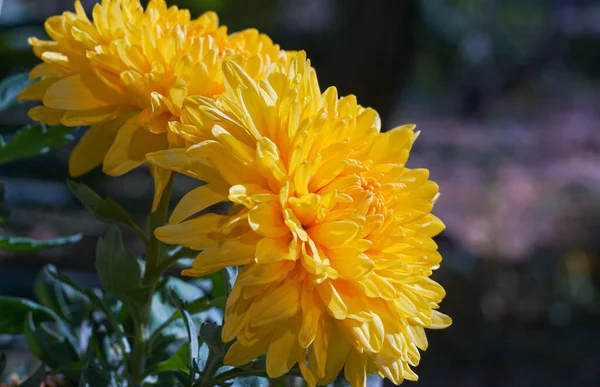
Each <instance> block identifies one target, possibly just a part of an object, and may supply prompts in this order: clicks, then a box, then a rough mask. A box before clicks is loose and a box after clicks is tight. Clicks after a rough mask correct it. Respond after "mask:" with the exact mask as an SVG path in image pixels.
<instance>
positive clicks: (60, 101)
mask: <svg viewBox="0 0 600 387" xmlns="http://www.w3.org/2000/svg"><path fill="white" fill-rule="evenodd" d="M67 90H68V92H66V91H67ZM42 101H43V102H44V105H45V106H48V107H50V108H53V109H62V110H88V109H96V108H100V107H104V106H114V105H117V104H118V103H119V96H118V95H116V94H115V93H114V92H112V91H111V90H108V89H107V88H106V86H104V84H103V83H102V82H101V81H100V80H99V79H98V78H97V77H96V76H95V75H94V74H92V73H84V74H77V75H71V76H69V77H66V78H63V79H61V80H60V81H57V82H55V83H54V84H52V86H50V88H48V90H47V91H46V93H45V94H44V98H43V100H42Z"/></svg>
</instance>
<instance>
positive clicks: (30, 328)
mask: <svg viewBox="0 0 600 387" xmlns="http://www.w3.org/2000/svg"><path fill="white" fill-rule="evenodd" d="M23 334H24V335H25V339H26V341H27V344H28V345H29V349H30V351H31V353H33V354H34V355H35V356H36V357H37V358H38V359H41V360H42V361H43V362H45V363H46V364H48V365H49V366H51V367H54V368H56V367H59V366H61V365H63V364H70V363H73V362H75V361H77V360H78V359H79V355H78V353H77V349H76V348H75V343H74V339H73V338H69V337H67V336H66V335H65V334H64V331H63V332H62V333H59V332H56V331H53V330H51V329H50V328H48V326H46V324H45V322H44V321H41V322H40V321H36V319H35V318H34V316H33V313H32V312H29V313H28V314H27V318H26V320H25V324H24V328H23Z"/></svg>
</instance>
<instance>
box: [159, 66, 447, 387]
mask: <svg viewBox="0 0 600 387" xmlns="http://www.w3.org/2000/svg"><path fill="white" fill-rule="evenodd" d="M223 71H224V75H225V79H226V82H225V85H226V91H225V93H224V94H223V95H222V97H221V98H219V99H218V100H217V101H215V100H212V99H209V98H202V97H192V98H188V99H187V100H186V101H185V102H184V110H185V114H184V115H183V117H184V120H183V123H181V124H174V126H175V127H176V130H177V131H178V132H180V134H181V135H182V136H184V137H186V138H187V139H188V140H190V141H191V142H197V144H195V145H193V146H191V147H190V148H189V149H187V150H184V149H177V150H167V151H161V152H156V153H153V154H150V155H148V159H149V160H150V162H151V163H153V164H155V165H157V166H160V167H163V168H170V169H171V170H174V171H177V172H180V173H184V174H187V175H189V176H193V177H196V178H198V179H201V180H203V181H205V182H206V183H207V184H206V185H202V186H200V187H198V188H196V189H194V190H193V191H191V192H189V193H188V194H187V195H186V196H184V197H183V199H182V200H181V202H180V203H179V204H178V205H177V207H176V208H175V210H174V212H173V214H172V217H171V219H170V224H169V225H167V226H164V227H162V228H159V229H157V230H156V232H155V234H156V236H157V237H158V238H159V239H160V240H162V241H163V242H165V243H170V244H180V245H184V246H188V247H190V248H192V249H197V250H203V251H202V252H201V253H200V254H199V255H198V257H197V258H196V259H195V261H194V264H193V267H192V268H190V269H188V270H185V271H184V274H187V275H193V276H202V275H206V274H209V273H211V272H214V271H217V270H220V269H222V268H223V267H225V266H238V265H240V266H244V267H243V269H242V271H241V273H240V275H239V276H238V278H237V281H236V283H235V286H234V288H233V290H232V293H231V294H230V296H229V298H228V301H227V307H226V311H225V323H224V327H223V337H222V338H223V340H224V341H225V342H228V341H231V340H234V339H237V340H236V341H235V343H234V344H233V345H232V346H231V348H230V350H229V351H228V353H227V355H226V357H225V362H226V363H227V364H231V365H242V364H245V363H247V362H249V361H251V360H252V359H254V358H256V357H258V356H259V355H261V354H264V353H267V372H268V374H269V376H271V377H279V376H281V375H283V374H285V373H286V372H288V371H289V370H290V368H291V367H292V366H294V364H296V363H298V364H299V367H300V369H301V371H302V374H303V376H304V378H305V379H306V380H307V382H308V383H309V385H311V386H314V385H316V384H328V383H331V382H332V381H333V380H334V379H335V377H336V376H337V375H338V374H339V372H340V371H341V369H342V367H343V368H344V374H345V376H346V378H347V379H348V380H349V381H350V382H351V383H352V385H353V386H364V385H365V383H366V376H367V375H369V374H373V373H377V374H379V375H380V376H382V377H387V378H388V379H390V380H391V381H393V382H394V383H396V384H399V383H401V382H402V381H403V380H404V379H409V380H416V379H417V375H416V374H415V373H414V372H413V371H412V370H411V368H410V367H411V366H416V365H417V364H418V363H419V359H420V354H419V351H418V349H417V348H420V349H421V350H425V349H426V348H427V338H426V335H425V331H424V328H433V329H437V328H445V327H447V326H448V325H449V324H450V323H451V320H450V318H449V317H447V316H445V315H444V314H442V313H440V312H438V311H437V310H436V309H437V308H438V303H439V302H440V301H441V300H442V298H443V297H444V294H445V292H444V289H443V288H442V287H441V286H440V285H439V284H437V283H436V282H434V281H433V280H431V279H430V278H429V276H430V275H431V274H432V271H433V270H435V269H436V268H437V267H438V265H439V264H440V262H441V256H440V254H439V253H438V252H437V246H436V244H435V243H434V242H433V240H432V239H431V238H432V237H433V236H435V235H436V234H438V233H439V232H440V231H441V230H442V229H443V228H444V226H443V224H442V222H441V221H440V220H438V219H437V218H436V217H435V216H433V215H431V214H430V211H431V209H432V207H433V203H434V201H435V200H436V198H437V196H438V186H437V185H436V184H435V183H433V182H431V181H429V180H428V171H427V170H425V169H409V168H407V167H406V166H405V163H406V161H407V159H408V155H409V152H410V148H411V146H412V144H413V141H414V140H415V139H416V136H417V135H416V133H415V132H414V131H413V129H414V126H413V125H405V126H402V127H399V128H396V129H394V130H391V131H389V132H387V133H381V132H380V121H379V117H378V115H377V113H376V112H375V111H374V110H372V109H367V108H363V107H361V106H360V105H358V104H357V102H356V98H355V97H354V96H348V97H344V98H341V99H339V98H338V95H337V90H336V89H335V88H329V89H327V90H326V91H325V92H324V93H321V92H320V90H319V84H318V82H317V78H316V75H315V71H314V69H312V68H311V67H310V64H309V62H308V61H306V59H305V56H304V54H300V55H298V57H296V58H294V59H293V60H292V63H291V64H290V65H289V66H279V67H278V69H275V70H274V71H273V72H272V73H271V74H269V76H268V77H267V79H266V80H265V81H261V82H256V81H254V80H253V79H252V77H251V76H250V75H249V74H248V73H247V72H246V71H244V70H243V69H242V68H241V67H240V66H239V65H238V64H236V63H234V62H231V61H226V62H224V64H223ZM227 200H229V201H231V202H233V203H234V205H233V207H232V209H231V211H230V213H229V214H228V215H218V214H215V213H208V214H204V215H201V216H198V217H196V218H193V219H191V220H186V219H188V218H190V217H191V216H193V215H194V214H196V213H197V212H199V211H203V210H205V209H206V208H208V207H209V206H211V205H213V204H216V203H219V202H222V201H227Z"/></svg>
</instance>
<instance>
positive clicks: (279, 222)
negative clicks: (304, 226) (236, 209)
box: [248, 203, 290, 238]
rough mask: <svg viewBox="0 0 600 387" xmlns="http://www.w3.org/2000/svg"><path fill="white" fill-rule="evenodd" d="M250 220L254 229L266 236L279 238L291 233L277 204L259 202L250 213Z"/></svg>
mask: <svg viewBox="0 0 600 387" xmlns="http://www.w3.org/2000/svg"><path fill="white" fill-rule="evenodd" d="M248 221H249V223H250V227H252V229H253V230H254V231H256V232H257V233H258V234H260V235H262V236H265V237H269V238H278V237H282V236H285V235H288V234H289V233H290V230H289V229H288V228H287V226H286V225H285V223H284V222H283V215H282V214H281V209H280V208H279V207H278V206H277V204H273V203H260V204H258V205H257V206H256V207H254V208H253V209H252V210H250V212H249V213H248Z"/></svg>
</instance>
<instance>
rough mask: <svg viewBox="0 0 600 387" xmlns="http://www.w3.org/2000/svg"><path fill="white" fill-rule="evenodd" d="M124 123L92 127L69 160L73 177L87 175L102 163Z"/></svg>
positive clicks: (110, 122)
mask: <svg viewBox="0 0 600 387" xmlns="http://www.w3.org/2000/svg"><path fill="white" fill-rule="evenodd" d="M125 118H126V117H125ZM123 121H124V120H123V118H120V119H115V120H112V121H108V122H105V123H101V124H96V125H92V126H90V128H89V129H88V130H87V131H86V132H85V134H84V135H83V137H82V138H81V140H80V141H79V143H78V144H77V145H76V146H75V149H73V152H72V153H71V157H70V158H69V174H70V175H71V176H73V177H78V176H81V175H85V174H86V173H88V172H89V171H91V170H92V169H94V168H95V167H97V166H98V165H100V164H101V163H102V160H103V159H104V157H105V156H106V152H108V149H109V148H110V146H111V144H112V142H113V141H114V139H115V137H116V136H117V131H118V130H119V129H120V128H121V126H122V125H123Z"/></svg>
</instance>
